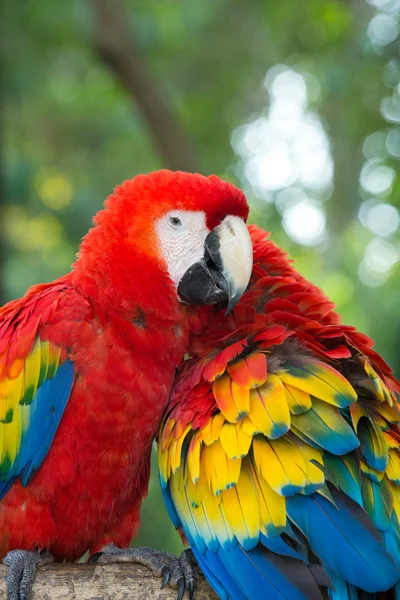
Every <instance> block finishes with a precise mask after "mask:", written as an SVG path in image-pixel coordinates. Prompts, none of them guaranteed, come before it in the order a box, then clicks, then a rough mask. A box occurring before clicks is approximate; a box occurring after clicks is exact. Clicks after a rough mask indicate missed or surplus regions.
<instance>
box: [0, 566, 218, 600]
mask: <svg viewBox="0 0 400 600" xmlns="http://www.w3.org/2000/svg"><path fill="white" fill-rule="evenodd" d="M7 573H8V568H7V567H5V566H4V565H0V598H6V590H7ZM160 584H161V579H160V578H158V577H154V575H152V573H151V572H150V571H149V569H146V567H142V566H140V565H136V564H128V563H127V564H115V565H81V564H71V563H66V564H53V565H47V566H45V567H39V569H38V571H37V575H36V580H35V583H34V586H33V593H32V597H31V600H149V599H150V598H151V599H152V600H176V597H177V591H176V590H173V589H172V588H170V587H166V588H165V589H163V590H160ZM184 598H185V599H186V598H188V596H187V593H186V594H185V596H184ZM217 598H218V597H217V596H216V595H215V594H214V592H213V591H212V590H211V588H210V587H209V585H208V583H207V582H206V580H205V579H204V577H203V575H202V574H201V573H200V571H199V570H196V588H195V592H194V600H217Z"/></svg>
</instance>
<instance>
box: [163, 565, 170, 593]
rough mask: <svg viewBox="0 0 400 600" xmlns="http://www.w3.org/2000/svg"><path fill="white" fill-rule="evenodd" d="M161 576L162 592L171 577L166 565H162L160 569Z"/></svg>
mask: <svg viewBox="0 0 400 600" xmlns="http://www.w3.org/2000/svg"><path fill="white" fill-rule="evenodd" d="M161 574H162V576H163V580H162V584H161V588H160V589H162V590H163V589H164V588H165V586H166V585H167V583H168V581H169V579H170V577H171V571H170V570H169V569H168V567H167V566H166V565H164V566H163V567H162V569H161Z"/></svg>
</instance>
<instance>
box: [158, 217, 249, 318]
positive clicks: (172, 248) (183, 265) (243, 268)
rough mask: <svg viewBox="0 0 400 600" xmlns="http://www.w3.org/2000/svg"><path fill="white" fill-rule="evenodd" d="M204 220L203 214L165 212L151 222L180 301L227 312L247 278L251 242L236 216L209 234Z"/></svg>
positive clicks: (218, 225) (236, 299)
mask: <svg viewBox="0 0 400 600" xmlns="http://www.w3.org/2000/svg"><path fill="white" fill-rule="evenodd" d="M208 216H209V215H207V214H206V212H205V211H204V210H184V209H175V210H169V211H167V212H166V213H165V214H163V215H162V216H160V217H159V218H158V219H157V220H156V223H155V231H156V237H157V240H158V245H159V251H160V254H161V256H162V258H163V259H164V262H165V264H166V266H167V270H168V273H169V277H170V279H171V280H172V282H173V284H174V286H175V288H176V292H177V295H178V298H179V300H180V301H181V302H184V303H186V304H193V305H202V304H204V305H211V304H215V303H217V302H224V303H226V304H227V307H228V311H230V310H232V308H233V307H234V306H235V304H236V303H237V302H238V300H239V299H240V297H241V296H242V294H243V292H244V291H245V289H246V287H247V284H248V282H249V279H250V275H251V270H252V266H253V248H252V243H251V239H250V235H249V232H248V230H247V227H246V224H245V222H244V220H243V219H242V218H241V217H240V216H237V215H233V214H228V215H227V216H225V217H223V218H222V219H221V220H220V222H219V223H218V224H217V225H216V226H215V227H214V228H213V229H210V225H209V224H208V223H210V221H211V222H213V220H212V219H209V218H208Z"/></svg>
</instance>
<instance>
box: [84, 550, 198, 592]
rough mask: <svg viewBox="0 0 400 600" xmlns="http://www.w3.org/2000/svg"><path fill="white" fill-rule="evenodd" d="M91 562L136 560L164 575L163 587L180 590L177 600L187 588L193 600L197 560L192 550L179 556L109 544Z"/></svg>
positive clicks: (161, 575) (159, 575) (160, 575)
mask: <svg viewBox="0 0 400 600" xmlns="http://www.w3.org/2000/svg"><path fill="white" fill-rule="evenodd" d="M89 562H90V563H93V562H94V563H99V564H103V565H104V564H110V563H117V562H118V563H120V562H134V563H139V564H141V565H144V566H145V567H148V568H149V569H151V570H152V572H153V573H154V575H156V577H162V578H163V581H162V584H161V589H162V588H164V587H165V586H166V585H167V584H169V585H170V586H171V587H173V588H174V589H177V590H178V598H177V600H182V598H183V594H184V593H185V589H187V590H188V592H189V598H190V600H192V598H193V592H194V573H193V563H194V562H195V559H194V556H193V554H192V552H191V550H184V551H183V552H182V554H181V556H180V558H178V557H177V556H174V555H173V554H169V553H168V552H162V551H161V550H153V549H152V548H146V547H144V546H142V547H138V548H125V549H122V548H117V547H116V546H114V544H109V545H108V546H105V548H103V550H102V552H97V553H96V554H93V556H92V557H91V558H90V559H89Z"/></svg>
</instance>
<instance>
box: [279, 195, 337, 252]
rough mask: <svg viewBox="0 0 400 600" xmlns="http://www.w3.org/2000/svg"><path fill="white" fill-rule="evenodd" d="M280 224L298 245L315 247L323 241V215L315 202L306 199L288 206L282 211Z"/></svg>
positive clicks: (324, 220)
mask: <svg viewBox="0 0 400 600" xmlns="http://www.w3.org/2000/svg"><path fill="white" fill-rule="evenodd" d="M282 224H283V226H284V228H285V230H286V232H287V233H288V234H289V235H290V237H292V238H293V239H294V240H295V241H296V242H298V243H300V244H304V245H306V246H315V245H316V244H319V243H321V242H322V241H323V239H324V232H325V225H326V219H325V214H324V212H323V210H322V208H321V206H320V205H319V204H318V202H316V201H315V200H311V199H309V198H306V199H305V200H301V201H300V202H297V203H296V204H293V205H292V206H289V207H288V208H287V209H286V210H284V213H283V220H282Z"/></svg>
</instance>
